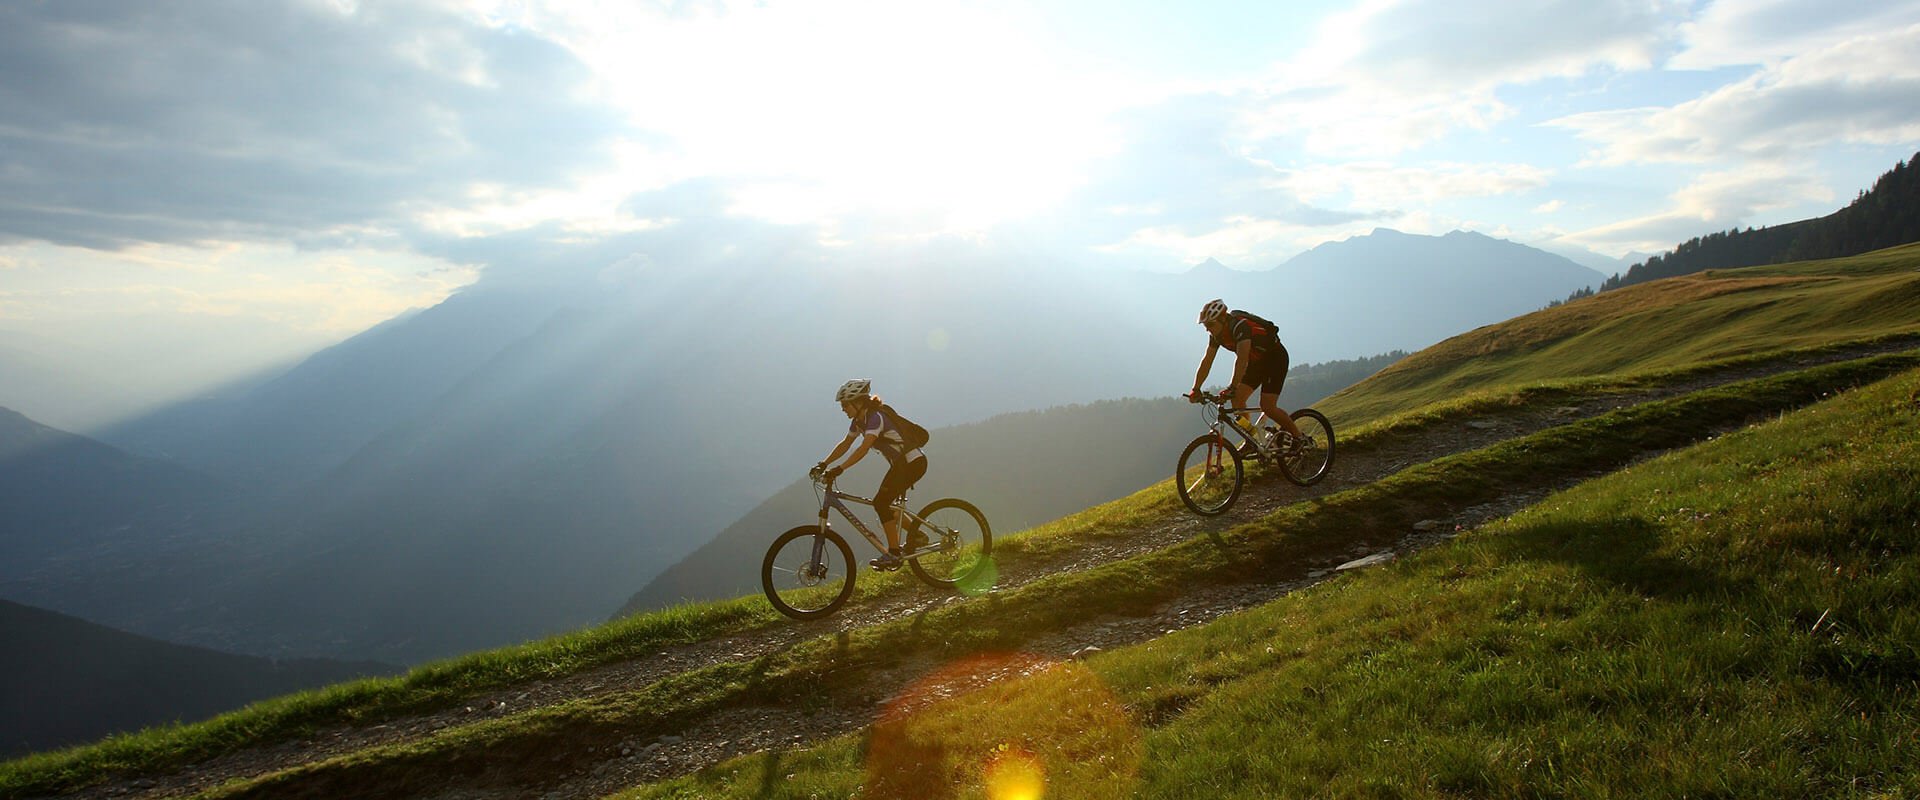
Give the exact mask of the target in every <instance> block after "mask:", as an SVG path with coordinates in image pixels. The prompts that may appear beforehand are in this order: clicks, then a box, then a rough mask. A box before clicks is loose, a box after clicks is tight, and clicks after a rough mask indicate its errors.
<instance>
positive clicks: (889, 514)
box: [873, 456, 927, 550]
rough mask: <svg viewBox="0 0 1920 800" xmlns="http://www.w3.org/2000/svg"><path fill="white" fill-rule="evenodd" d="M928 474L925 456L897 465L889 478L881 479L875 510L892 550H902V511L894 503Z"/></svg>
mask: <svg viewBox="0 0 1920 800" xmlns="http://www.w3.org/2000/svg"><path fill="white" fill-rule="evenodd" d="M926 474H927V459H926V457H925V456H922V457H920V458H916V459H914V460H912V461H908V462H907V463H905V464H896V465H894V466H892V467H888V468H887V476H886V477H884V478H881V479H880V488H879V489H878V490H876V491H875V492H874V493H873V510H874V511H875V512H877V513H879V515H880V529H881V530H882V531H884V532H885V533H886V535H887V547H888V548H890V549H893V550H898V549H899V548H900V509H898V508H896V507H894V501H896V500H899V499H900V496H901V495H904V494H906V493H907V489H908V488H909V487H911V486H913V485H914V484H915V483H916V482H918V481H919V480H920V479H921V478H922V477H925V476H926Z"/></svg>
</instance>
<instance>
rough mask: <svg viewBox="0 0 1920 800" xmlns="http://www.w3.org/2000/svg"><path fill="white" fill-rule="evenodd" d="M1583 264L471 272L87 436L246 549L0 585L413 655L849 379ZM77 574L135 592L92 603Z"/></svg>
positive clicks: (939, 378) (1469, 294)
mask: <svg viewBox="0 0 1920 800" xmlns="http://www.w3.org/2000/svg"><path fill="white" fill-rule="evenodd" d="M990 256H991V257H990ZM1599 278H1600V275H1599V274H1598V273H1597V272H1594V271H1593V270H1590V269H1587V268H1584V267H1580V266H1577V265H1575V264H1573V263H1572V262H1570V261H1568V260H1567V259H1565V258H1562V257H1559V256H1554V255H1550V254H1547V253H1543V252H1541V251H1538V250H1534V249H1532V248H1527V247H1524V246H1521V245H1516V244H1513V243H1511V242H1504V241H1500V240H1496V239H1492V238H1489V237H1486V236H1482V235H1479V234H1470V233H1459V232H1456V233H1453V234H1449V235H1447V236H1441V237H1428V236H1413V235H1408V234H1402V233H1397V232H1393V231H1387V230H1380V231H1376V232H1375V233H1373V234H1372V235H1369V236H1363V237H1356V238H1354V239H1351V240H1348V241H1345V242H1336V243H1330V244H1326V245H1322V246H1321V247H1318V248H1315V249H1314V250H1312V251H1309V252H1307V253H1303V254H1301V255H1300V256H1298V257H1296V258H1294V259H1291V260H1289V261H1288V262H1286V263H1284V264H1281V265H1278V266H1277V267H1275V268H1273V269H1270V270H1265V271H1259V272H1246V271H1235V270H1230V269H1227V268H1225V267H1223V266H1221V265H1219V264H1217V263H1207V264H1202V265H1200V266H1198V267H1196V268H1193V269H1191V270H1188V271H1186V272H1184V273H1180V274H1144V273H1125V274H1104V273H1100V272H1097V271H1092V270H1087V269H1079V268H1073V267H1070V266H1064V265H1060V264H1056V263H1050V262H1047V261H1044V260H1039V259H1036V258H1021V257H1015V256H1005V255H1004V254H969V253H964V252H962V253H956V254H950V255H949V256H947V257H945V258H943V260H941V261H939V262H937V263H927V264H916V265H903V266H902V267H900V268H898V269H895V270H888V271H879V270H855V269H839V268H832V267H822V268H818V269H814V268H809V269H806V270H802V269H800V268H797V267H794V266H792V265H787V264H783V263H779V262H778V261H777V260H774V259H769V258H765V257H755V258H754V259H751V260H725V259H720V260H716V261H714V262H711V263H700V264H681V265H655V264H648V265H646V266H645V268H643V269H635V270H628V271H624V272H620V273H617V274H613V275H612V276H611V277H609V274H608V273H599V274H596V275H595V276H594V277H593V278H591V279H586V280H578V281H557V282H553V283H544V284H543V283H539V282H534V283H531V284H529V283H526V282H524V281H522V282H517V283H508V282H489V281H484V280H483V282H482V283H481V284H478V285H476V286H474V287H471V288H469V289H467V290H463V291H461V292H459V293H457V294H455V295H454V296H453V297H450V298H449V299H447V300H446V301H445V302H443V303H441V304H439V305H437V306H435V307H433V308H429V309H425V310H422V311H419V312H417V313H413V314H410V315H407V316H405V317H403V318H400V319H396V320H393V321H391V322H389V323H387V324H384V325H381V326H379V327H376V328H375V329H373V330H370V331H368V332H366V333H364V334H362V335H360V336H358V337H355V338H353V339H350V340H348V341H346V342H344V343H342V344H340V345H338V346H336V347H333V348H330V349H328V350H326V351H323V352H321V353H318V354H316V355H314V356H312V357H311V358H309V359H307V360H306V361H305V362H303V363H301V364H299V365H298V366H296V367H294V368H292V369H290V370H289V371H287V372H286V373H284V374H282V375H280V376H279V377H277V378H274V379H271V380H267V381H264V382H261V383H259V384H257V385H254V386H251V387H249V388H246V389H245V390H244V391H240V392H235V393H232V394H226V395H215V396H209V397H204V398H201V399H197V400H195V401H192V402H190V403H186V404H181V405H178V406H175V407H173V408H169V409H165V410H163V411H160V412H157V413H155V414H152V415H149V416H147V417H144V418H141V419H137V420H133V421H131V422H128V423H126V424H124V425H120V426H117V427H115V428H112V429H110V430H105V431H100V432H97V434H98V436H99V437H100V438H101V439H103V440H105V441H106V442H108V443H111V444H114V445H117V446H120V447H123V448H125V449H126V450H128V451H131V452H133V453H139V454H143V455H146V456H151V457H164V458H166V459H168V460H170V461H172V462H174V463H177V464H180V465H184V466H186V467H188V468H191V469H193V470H198V471H201V472H204V473H205V474H207V475H209V476H211V477H212V478H213V479H215V480H217V481H219V482H221V483H222V484H223V485H227V486H232V487H237V489H238V490H239V494H240V497H239V499H236V500H234V501H233V502H231V503H228V504H227V505H225V506H223V507H222V508H221V509H219V510H217V513H210V514H209V515H208V516H207V517H205V519H207V520H209V521H210V522H209V525H208V526H206V527H205V528H203V529H202V530H201V531H199V532H198V535H200V536H202V537H204V538H206V539H207V540H209V541H227V540H236V541H240V542H243V543H244V546H243V547H240V548H238V552H239V553H240V554H241V555H240V556H234V555H232V554H231V553H227V554H222V555H220V556H218V557H212V556H210V557H209V559H208V560H207V563H209V564H217V567H209V568H204V569H200V570H198V571H194V570H188V571H185V572H179V573H175V572H169V573H167V575H166V576H164V577H163V579H158V580H156V579H153V578H151V577H150V576H144V575H141V574H139V570H137V569H123V570H121V571H120V573H119V574H120V575H122V576H124V579H122V580H117V581H109V580H108V578H107V576H105V575H102V574H100V573H99V572H98V571H93V570H86V571H69V572H68V573H67V574H68V575H69V580H67V581H66V582H64V583H63V582H59V581H54V582H41V583H38V584H35V585H33V586H32V587H30V588H31V592H30V593H29V594H27V595H25V596H23V595H22V594H21V591H20V590H21V586H20V585H19V584H17V583H14V584H0V595H5V596H10V597H14V598H16V599H22V600H26V601H28V602H31V603H34V604H35V605H42V606H45V607H49V608H54V609H56V610H59V611H63V612H66V613H72V614H76V615H79V616H83V617H86V618H88V619H94V620H97V621H100V622H103V623H106V624H110V625H114V626H116V627H122V628H125V629H128V630H132V631H136V632H139V633H143V634H147V635H154V636H158V637H161V638H166V639H171V640H177V641H185V642H192V643H195V644H202V645H207V646H215V647H219V648H222V649H228V650H235V651H240V652H251V653H260V654H266V655H274V656H311V655H331V656H344V657H353V658H375V659H379V660H383V661H395V662H404V663H410V662H415V661H419V660H422V659H428V658H434V657H438V656H444V655H448V654H451V653H456V652H462V651H466V650H471V649H475V648H479V647H485V646H490V645H497V644H501V643H506V642H511V641H519V640H522V639H526V638H529V637H535V636H540V635H544V634H548V633H552V632H555V631H559V630H565V629H567V628H570V627H573V626H577V625H584V624H588V623H591V622H594V621H597V620H600V619H604V618H605V616H606V615H607V614H609V613H611V612H612V611H613V610H615V609H618V608H620V607H621V606H622V605H623V604H624V603H625V602H626V601H627V600H628V599H629V598H630V596H631V595H632V594H633V592H634V591H635V589H636V588H637V587H642V586H645V585H646V584H647V582H648V581H650V580H651V579H653V578H654V577H655V576H656V575H658V574H659V573H660V572H661V571H663V570H665V569H666V568H667V567H668V566H670V565H672V564H674V563H675V562H677V561H679V560H680V559H681V558H683V557H685V556H687V555H688V554H690V553H692V552H693V551H694V550H695V549H696V548H698V547H701V546H702V545H703V544H705V543H707V542H708V541H710V540H711V539H712V537H713V536H714V534H715V532H716V531H721V530H723V529H725V528H726V527H727V526H728V525H729V524H730V523H733V522H735V521H738V520H740V519H741V518H742V517H743V516H745V515H746V514H747V513H748V512H750V511H752V510H753V509H754V508H756V507H757V506H758V505H759V504H761V503H762V502H763V501H765V500H766V499H767V498H768V497H771V496H773V495H775V494H777V493H779V492H780V491H781V487H783V486H788V485H789V484H790V483H791V482H792V480H793V478H794V477H795V476H796V474H797V473H798V472H800V471H801V470H803V469H804V468H805V466H806V465H808V464H811V463H813V461H815V460H818V458H819V457H820V456H821V455H823V454H824V453H825V451H826V450H827V449H828V448H829V447H830V446H831V445H832V444H833V442H834V441H837V440H838V438H839V435H840V431H841V430H842V429H843V428H844V426H845V422H844V419H843V418H840V415H839V412H838V409H837V408H836V407H835V406H834V405H833V404H832V403H831V402H830V401H829V399H828V398H829V393H830V392H831V391H832V389H833V387H835V386H837V385H838V384H839V383H840V382H841V381H843V380H845V379H847V378H850V377H869V378H872V379H873V380H874V381H875V385H876V389H877V391H879V392H880V393H881V394H882V395H883V396H886V397H887V398H888V399H889V401H890V402H893V403H894V404H895V405H896V407H899V408H902V409H903V410H909V409H910V411H909V413H911V414H912V415H913V416H914V418H915V419H917V420H919V421H921V422H922V423H923V424H927V425H929V426H931V427H936V428H940V427H948V426H953V425H961V424H967V423H973V422H977V421H980V420H984V419H987V418H988V417H992V416H994V415H1000V414H1008V413H1014V412H1022V411H1028V410H1031V409H1036V408H1046V407H1050V406H1058V405H1065V404H1075V403H1082V404H1084V403H1093V402H1097V401H1100V400H1105V399H1111V398H1122V397H1155V396H1158V397H1166V396H1169V395H1172V394H1177V393H1178V392H1180V391H1183V390H1184V389H1185V388H1186V386H1187V385H1188V384H1189V382H1190V381H1191V378H1192V375H1193V368H1194V365H1195V364H1196V363H1197V362H1198V360H1199V358H1200V356H1201V354H1202V346H1203V345H1204V343H1205V341H1206V340H1205V338H1204V334H1203V333H1202V332H1201V331H1200V330H1199V329H1198V328H1197V327H1192V325H1193V316H1194V314H1195V313H1196V310H1197V309H1198V308H1199V306H1200V305H1201V304H1202V303H1203V302H1204V301H1206V300H1207V299H1210V298H1212V297H1224V298H1227V299H1228V300H1229V303H1230V304H1231V305H1234V306H1236V307H1245V308H1248V309H1251V310H1254V311H1256V312H1258V313H1261V314H1262V315H1263V316H1267V317H1269V318H1271V319H1274V320H1275V321H1276V322H1278V323H1279V324H1280V326H1281V329H1282V335H1283V338H1284V339H1285V341H1286V343H1287V345H1288V348H1289V350H1290V351H1291V352H1292V355H1293V358H1294V361H1295V363H1309V362H1324V361H1328V360H1333V359H1343V358H1354V357H1360V356H1371V355H1374V354H1377V353H1383V352H1386V351H1389V350H1411V349H1417V348H1419V347H1422V346H1424V345H1426V344H1429V343H1431V342H1434V341H1438V340H1440V339H1442V338H1444V337H1446V336H1449V335H1452V334H1454V333H1458V332H1460V331H1462V330H1466V329H1470V328H1473V327H1477V326H1479V325H1484V324H1488V323H1491V322H1495V321H1498V320H1502V319H1506V318H1508V317H1511V316H1513V315H1515V314H1518V313H1521V312H1524V311H1528V310H1531V309H1534V308H1538V307H1540V306H1541V305H1543V304H1544V303H1546V302H1547V301H1549V300H1552V299H1555V298H1558V297H1562V296H1565V295H1566V294H1567V293H1568V292H1569V291H1572V290H1574V289H1577V288H1581V287H1584V286H1587V285H1590V284H1592V283H1595V282H1597V281H1598V280H1599ZM1223 363H1224V362H1223ZM1224 369H1225V367H1216V374H1215V376H1214V381H1213V382H1214V383H1219V382H1222V381H1223V380H1224V379H1225V377H1226V373H1225V372H1224ZM1169 413H1172V414H1174V416H1175V417H1176V418H1180V417H1183V412H1180V411H1178V410H1172V411H1170V412H1169ZM954 438H956V439H959V438H963V437H960V436H956V437H954ZM1142 452H1143V453H1145V454H1146V455H1143V458H1146V459H1148V460H1149V462H1150V460H1151V459H1153V458H1167V457H1170V456H1164V455H1163V454H1161V453H1158V452H1153V448H1151V447H1150V446H1146V445H1142ZM936 455H937V453H936ZM1005 457H1006V458H1007V459H1009V460H1019V459H1026V458H1031V457H1032V454H1031V453H1028V452H1023V451H1013V452H1008V453H1006V454H1005ZM1089 468H1090V469H1100V468H1103V465H1100V464H1097V463H1096V464H1093V465H1091V466H1090V467H1089ZM1136 468H1137V467H1135V466H1133V465H1127V466H1125V467H1124V468H1121V467H1118V466H1116V467H1115V469H1116V471H1115V472H1114V473H1113V475H1112V476H1108V477H1110V478H1115V476H1126V480H1132V479H1133V477H1132V476H1133V475H1134V473H1133V472H1131V470H1134V469H1136ZM1115 479H1117V478H1115ZM1106 485H1109V486H1119V485H1120V484H1115V483H1112V482H1111V481H1109V482H1108V483H1107V484H1106ZM1130 488H1134V487H1132V486H1122V487H1121V488H1120V489H1116V490H1114V491H1125V490H1126V489H1130ZM1076 502H1079V501H1078V500H1076ZM1009 518H1010V519H1012V518H1015V517H1009ZM36 568H37V567H36ZM169 580H189V581H190V582H191V586H190V591H189V590H182V589H181V588H180V587H176V586H172V585H169V583H168V581H169ZM82 581H84V582H86V583H90V584H94V585H97V584H99V583H102V582H113V583H116V584H117V585H119V586H122V587H125V588H124V589H123V590H121V591H117V592H115V593H114V595H113V596H112V597H108V598H93V597H90V596H88V595H87V594H86V590H85V589H84V587H83V586H82V585H81V582H82ZM162 600H164V602H162Z"/></svg>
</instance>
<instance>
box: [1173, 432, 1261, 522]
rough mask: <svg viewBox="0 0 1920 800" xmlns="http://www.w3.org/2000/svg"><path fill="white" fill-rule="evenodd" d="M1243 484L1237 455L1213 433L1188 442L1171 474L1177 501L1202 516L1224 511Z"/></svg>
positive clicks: (1242, 474) (1242, 475) (1243, 476)
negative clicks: (1178, 499)
mask: <svg viewBox="0 0 1920 800" xmlns="http://www.w3.org/2000/svg"><path fill="white" fill-rule="evenodd" d="M1245 482H1246V472H1245V470H1244V469H1243V468H1242V467H1241V465H1240V453H1239V452H1238V451H1237V450H1235V449H1234V447H1233V446H1231V445H1229V444H1227V440H1226V439H1224V438H1222V437H1221V436H1220V435H1219V434H1215V433H1209V434H1205V435H1202V436H1201V437H1200V438H1198V439H1194V440H1193V441H1192V442H1190V443H1188V444H1187V449H1185V450H1183V451H1181V452H1180V466H1179V467H1178V468H1177V469H1175V470H1174V473H1173V487H1174V489H1176V490H1178V491H1179V493H1180V502H1182V503H1186V504H1187V508H1190V509H1193V513H1195V514H1199V515H1200V516H1203V517H1211V516H1213V515H1215V514H1219V513H1221V512H1223V511H1226V510H1227V508H1228V507H1230V506H1232V505H1233V501H1234V500H1236V499H1238V498H1239V497H1240V486H1241V484H1243V483H1245Z"/></svg>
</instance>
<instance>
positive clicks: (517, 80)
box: [0, 0, 622, 248]
mask: <svg viewBox="0 0 1920 800" xmlns="http://www.w3.org/2000/svg"><path fill="white" fill-rule="evenodd" d="M585 77H586V73H585V71H584V69H583V68H582V67H581V65H580V64H579V63H578V62H577V61H576V60H575V59H574V58H573V57H572V56H571V55H570V54H569V53H567V51H565V50H564V49H562V48H560V47H558V46H555V45H553V44H552V43H550V42H546V41H543V40H541V39H538V38H536V37H533V36H527V35H523V34H519V33H516V32H515V31H513V30H510V29H502V28H493V27H488V26H486V25H484V24H480V23H478V22H476V21H475V20H473V19H471V18H469V17H466V16H463V15H461V14H459V13H456V12H454V11H453V10H449V9H442V8H438V7H435V6H431V5H424V4H409V3H368V4H364V5H360V6H357V7H355V8H353V9H351V10H348V11H344V12H343V11H341V10H339V7H338V6H337V5H335V4H320V3H305V2H291V1H287V2H245V1H241V0H225V1H221V0H206V1H204V2H202V0H158V1H156V2H145V3H132V4H127V3H105V4H92V3H9V4H4V5H0V198H3V199H0V241H6V240H23V239H24V240H46V241H52V242H57V243H61V244H72V245H80V246H85V247H97V248H119V247H125V246H128V245H129V244H132V243H136V242H168V243H184V242H196V241H208V240H247V239H251V240H285V239H298V238H301V237H325V236H328V235H332V234H333V232H334V231H335V230H337V229H360V232H359V233H356V234H354V235H365V233H366V232H367V231H379V230H398V229H405V228H407V227H408V226H409V225H410V224H411V223H410V221H409V220H410V215H411V214H413V213H414V212H415V211H417V210H418V209H420V208H424V207H433V206H442V205H454V206H458V205H463V204H465V203H466V202H468V198H469V192H470V190H471V187H473V186H474V185H476V184H495V185H500V186H505V187H513V188H519V189H533V188H538V187H549V186H556V185H564V184H565V183H567V182H568V181H570V180H572V179H573V178H575V177H577V176H578V175H580V174H582V173H583V172H585V171H587V170H590V169H592V168H594V167H596V166H599V165H601V164H602V163H603V161H604V155H603V153H604V151H603V148H602V147H601V144H602V143H603V142H606V141H608V140H609V139H611V138H612V137H614V136H616V135H618V134H619V133H620V132H621V130H622V129H621V126H620V124H619V121H618V119H617V118H616V117H615V116H614V115H613V114H611V113H609V112H607V111H605V110H604V109H600V108H596V107H595V106H594V105H592V104H591V103H590V102H588V101H587V100H586V99H584V98H582V97H580V96H579V92H578V91H576V90H577V88H578V87H579V86H580V85H581V83H582V82H583V81H584V80H585Z"/></svg>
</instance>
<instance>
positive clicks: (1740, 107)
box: [1547, 25, 1920, 164]
mask: <svg viewBox="0 0 1920 800" xmlns="http://www.w3.org/2000/svg"><path fill="white" fill-rule="evenodd" d="M1547 124H1549V125H1553V126H1557V127H1562V128H1567V129H1570V130H1573V131H1574V132H1575V133H1576V134H1577V135H1578V136H1579V137H1580V138H1582V139H1586V140H1589V141H1593V142H1597V143H1598V144H1599V145H1600V147H1599V149H1598V150H1597V151H1595V152H1594V153H1593V154H1592V155H1591V157H1590V159H1591V161H1593V162H1597V163H1602V164H1627V163H1639V162H1663V161H1664V162H1707V161H1712V160H1715V159H1723V158H1732V157H1742V158H1762V159H1777V158H1781V157H1785V156H1788V155H1790V154H1793V153H1796V152H1804V151H1809V150H1812V149H1815V148H1819V147H1822V146H1825V145H1830V144H1836V143H1871V144H1883V145H1884V144H1899V143H1902V142H1912V141H1916V140H1920V25H1910V26H1908V27H1905V28H1901V29H1898V30H1893V31H1887V32H1883V33H1876V34H1873V35H1868V36H1861V37H1857V38H1853V39H1848V40H1846V41H1843V42H1840V43H1837V44H1833V45H1830V46H1828V47H1825V48H1822V49H1819V50H1815V51H1812V52H1809V53H1806V54H1803V55H1799V56H1796V57H1793V58H1789V59H1786V60H1784V61H1781V62H1780V63H1778V64H1774V65H1771V66H1768V67H1766V68H1764V69H1762V70H1760V71H1759V72H1757V73H1755V74H1754V75H1752V76H1750V77H1748V78H1746V79H1744V80H1741V81H1739V82H1736V83H1732V84H1729V85H1727V86H1723V87H1721V88H1719V89H1717V90H1715V91H1713V92H1711V93H1709V94H1707V95H1705V96H1703V97H1700V98H1697V99H1694V100H1689V101H1687V102H1685V103H1681V104H1679V105H1675V106H1672V107H1666V108H1638V109H1626V110H1617V111H1596V112H1588V113H1583V114H1574V115H1570V116H1566V117H1561V118H1559V119H1556V120H1553V121H1552V122H1549V123H1547Z"/></svg>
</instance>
